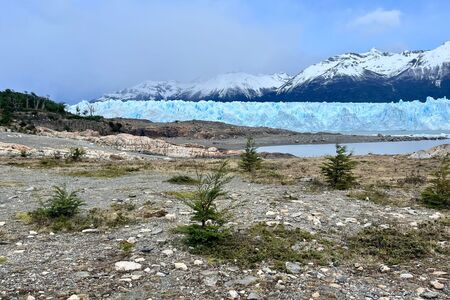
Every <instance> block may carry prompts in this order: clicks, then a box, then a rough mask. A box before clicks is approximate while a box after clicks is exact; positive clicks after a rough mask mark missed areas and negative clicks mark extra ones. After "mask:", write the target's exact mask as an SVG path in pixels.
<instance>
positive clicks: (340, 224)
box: [336, 222, 345, 227]
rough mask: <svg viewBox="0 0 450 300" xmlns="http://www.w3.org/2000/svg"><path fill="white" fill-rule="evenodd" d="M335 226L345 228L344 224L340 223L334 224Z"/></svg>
mask: <svg viewBox="0 0 450 300" xmlns="http://www.w3.org/2000/svg"><path fill="white" fill-rule="evenodd" d="M336 226H338V227H342V226H345V224H344V223H342V222H337V223H336Z"/></svg>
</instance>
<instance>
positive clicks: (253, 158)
mask: <svg viewBox="0 0 450 300" xmlns="http://www.w3.org/2000/svg"><path fill="white" fill-rule="evenodd" d="M261 161H262V159H261V157H259V155H258V152H257V151H256V145H255V141H254V140H253V138H252V137H248V138H247V144H246V145H245V150H244V153H242V154H241V161H240V162H239V166H240V167H241V169H242V170H243V171H245V172H253V171H255V170H256V169H259V168H260V167H261Z"/></svg>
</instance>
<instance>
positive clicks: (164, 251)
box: [162, 249, 173, 256]
mask: <svg viewBox="0 0 450 300" xmlns="http://www.w3.org/2000/svg"><path fill="white" fill-rule="evenodd" d="M162 254H165V255H167V256H172V255H173V250H170V249H166V250H163V251H162Z"/></svg>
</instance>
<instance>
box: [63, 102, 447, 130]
mask: <svg viewBox="0 0 450 300" xmlns="http://www.w3.org/2000/svg"><path fill="white" fill-rule="evenodd" d="M88 105H93V106H94V107H95V113H96V114H99V115H102V116H104V117H123V118H137V119H147V120H150V121H153V122H169V121H176V120H179V121H185V120H207V121H220V122H225V123H229V124H235V125H246V126H266V127H273V128H283V129H289V130H294V131H313V132H317V131H335V132H343V131H394V130H407V131H421V130H443V131H448V130H450V100H449V99H446V98H441V99H433V98H428V99H427V100H426V101H425V102H420V101H410V102H404V101H399V102H391V103H341V102H328V103H326V102H322V103H317V102H316V103H314V102H286V103H284V102H225V103H223V102H214V101H200V102H190V101H182V100H171V101H154V100H147V101H120V100H106V101H99V102H94V103H89V102H87V101H82V102H80V103H78V104H76V105H72V106H69V107H68V110H69V111H71V112H75V110H76V107H77V106H78V107H79V108H80V110H81V111H83V110H84V109H85V108H86V107H87V106H88Z"/></svg>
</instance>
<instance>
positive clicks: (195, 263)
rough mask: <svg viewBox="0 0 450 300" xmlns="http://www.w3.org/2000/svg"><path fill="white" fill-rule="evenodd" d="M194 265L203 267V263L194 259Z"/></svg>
mask: <svg viewBox="0 0 450 300" xmlns="http://www.w3.org/2000/svg"><path fill="white" fill-rule="evenodd" d="M194 265H196V266H200V265H203V261H202V260H200V259H196V260H194Z"/></svg>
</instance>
